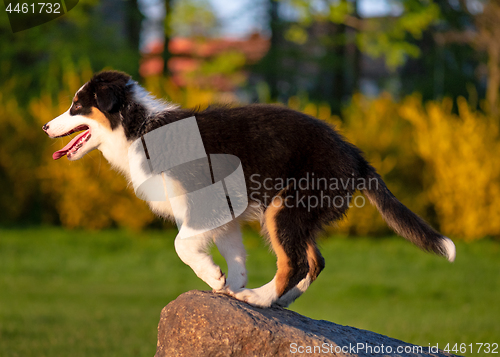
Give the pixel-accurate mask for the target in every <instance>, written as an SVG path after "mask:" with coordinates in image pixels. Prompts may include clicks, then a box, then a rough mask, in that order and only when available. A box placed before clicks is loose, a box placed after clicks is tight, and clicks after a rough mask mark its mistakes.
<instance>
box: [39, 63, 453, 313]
mask: <svg viewBox="0 0 500 357" xmlns="http://www.w3.org/2000/svg"><path fill="white" fill-rule="evenodd" d="M193 116H194V117H195V118H196V119H195V120H196V124H197V126H198V128H199V133H200V135H201V140H202V141H203V146H204V148H205V151H206V152H207V153H209V154H230V155H234V156H236V157H237V158H239V160H240V161H241V165H242V168H243V174H244V181H245V183H246V190H247V192H246V194H247V196H248V203H249V204H248V207H247V209H246V210H245V212H244V213H243V214H241V215H240V216H239V217H237V218H236V219H234V220H232V221H230V222H228V223H226V224H224V225H223V226H222V227H218V228H216V229H212V230H209V231H207V232H205V233H203V234H199V235H197V236H196V237H194V238H193V239H181V238H182V237H177V238H176V239H175V249H176V251H177V254H178V255H179V257H180V258H181V260H182V261H183V262H184V263H186V264H187V265H189V266H190V267H191V268H192V269H193V270H194V272H195V273H196V275H197V276H198V277H200V278H201V279H203V280H204V281H205V282H206V283H207V284H208V285H209V286H210V287H211V288H212V289H213V290H214V291H218V292H223V293H225V294H228V295H231V296H233V297H235V298H236V299H239V300H242V301H246V302H248V303H250V304H252V305H256V306H261V307H268V306H271V305H280V306H288V305H289V304H290V303H291V302H293V301H294V300H295V299H296V298H297V297H298V296H300V295H301V294H302V293H303V292H304V291H305V290H306V289H307V288H308V287H309V285H310V284H311V282H312V281H314V280H315V279H316V278H317V277H318V275H319V273H320V272H321V270H322V269H323V268H324V266H325V263H324V259H323V257H322V256H321V254H320V252H319V250H318V248H317V246H316V243H315V240H316V237H317V235H318V232H320V231H321V229H322V227H324V226H325V225H326V224H329V223H331V222H335V221H338V220H340V219H341V218H342V217H343V216H344V215H345V214H346V212H347V210H348V208H349V207H351V206H352V205H353V201H352V200H350V199H351V198H352V196H353V194H354V193H355V192H356V191H361V192H362V193H363V194H364V196H365V197H367V198H368V200H369V201H370V202H371V203H372V204H373V205H375V207H376V208H377V209H378V211H379V212H380V214H381V215H382V217H383V218H384V219H385V221H386V222H387V224H388V225H389V226H390V227H391V228H392V229H393V230H394V231H395V232H396V233H397V234H399V235H401V236H403V237H404V238H406V239H407V240H409V241H410V242H412V243H414V244H415V245H417V246H418V247H420V248H422V249H423V250H426V251H431V252H434V253H437V254H439V255H442V256H445V257H446V258H447V259H448V260H449V261H453V260H454V258H455V246H454V244H453V242H452V241H451V240H450V239H449V238H446V237H444V236H442V235H441V234H439V233H438V232H436V231H435V230H434V229H433V228H431V227H430V226H429V225H428V224H427V223H426V222H424V221H423V220H422V219H421V218H420V217H418V216H417V215H416V214H414V213H413V212H412V211H410V210H409V209H408V208H406V207H405V206H404V205H403V204H402V203H401V202H399V201H398V200H397V199H396V197H394V196H393V195H392V194H391V192H390V191H389V189H388V188H387V187H386V185H385V183H384V181H382V179H381V177H380V176H379V175H378V174H377V172H376V171H375V169H374V168H373V167H372V166H371V165H370V164H369V163H368V162H367V161H366V160H365V159H364V157H363V154H362V153H361V151H360V150H359V149H358V148H356V147H355V146H354V145H352V144H350V143H348V142H347V141H346V140H345V139H344V138H343V137H342V136H341V135H340V134H339V133H337V132H336V131H335V129H334V128H332V127H330V126H329V125H327V124H326V123H324V122H322V121H320V120H318V119H315V118H313V117H311V116H308V115H306V114H303V113H299V112H297V111H294V110H291V109H287V108H286V107H283V106H277V105H247V106H242V107H235V108H234V107H224V106H222V107H210V108H208V109H206V110H193V109H183V108H180V107H179V106H177V105H174V104H171V103H168V102H165V101H161V100H158V99H155V98H153V97H152V96H151V95H149V93H147V92H146V91H145V90H144V89H143V88H142V87H140V86H139V85H138V84H137V82H135V81H133V80H132V79H131V77H130V76H129V75H127V74H124V73H121V72H115V71H105V72H101V73H98V74H96V75H95V76H94V77H93V78H92V79H91V80H90V81H89V82H87V83H86V84H84V85H83V86H82V87H81V88H80V89H79V90H78V91H77V92H76V94H75V96H74V98H73V103H72V104H71V107H70V108H69V109H68V111H66V112H65V113H63V114H62V115H60V116H59V117H57V118H55V119H53V120H52V121H50V122H48V123H47V124H45V125H44V126H43V130H44V131H45V132H46V133H47V134H48V135H49V136H50V137H51V138H58V137H62V136H66V135H69V134H72V133H75V132H81V133H80V134H78V135H77V136H75V137H74V138H73V139H72V140H71V141H70V142H69V144H68V145H66V146H65V147H64V148H62V149H61V150H59V151H57V152H55V153H54V154H53V158H54V159H59V158H61V157H63V156H66V157H67V158H68V160H78V159H80V158H82V157H83V156H84V155H85V154H87V153H88V152H90V151H92V150H94V149H98V150H100V151H101V152H102V154H103V155H104V157H105V158H106V159H107V160H108V161H109V162H110V164H111V165H112V166H113V167H114V168H115V169H116V170H117V171H119V172H121V173H122V174H124V175H125V176H126V177H127V178H128V180H129V181H131V168H130V165H129V149H130V147H131V145H132V143H134V142H135V141H137V140H140V139H141V138H143V137H144V136H145V135H146V134H147V133H150V132H152V131H154V130H156V129H158V128H161V127H162V126H165V125H169V124H172V123H175V122H177V121H180V120H182V119H186V118H190V117H193ZM166 144H167V145H168V143H166ZM167 147H168V146H167ZM181 185H182V183H181ZM361 197H362V196H361ZM171 202H173V201H170V202H169V200H164V201H151V202H148V203H149V205H150V207H151V209H152V210H153V211H154V212H155V213H156V214H158V215H160V216H162V217H164V218H166V219H172V220H174V219H175V220H176V221H177V222H184V224H187V225H189V221H188V220H187V216H188V215H189V212H188V211H189V210H184V211H183V210H175V211H176V212H185V215H186V216H185V217H183V216H181V217H175V214H174V212H173V211H174V210H173V208H172V205H171ZM177 215H179V214H177ZM250 219H260V222H261V226H262V228H263V232H264V233H265V235H266V236H267V238H268V241H269V243H270V245H271V247H272V249H273V250H274V252H275V253H276V256H277V271H276V275H275V276H274V278H273V279H272V280H271V281H270V282H269V283H267V284H266V285H264V286H262V287H259V288H257V289H246V288H245V286H246V283H247V273H246V268H245V259H246V253H245V248H244V246H243V243H242V237H241V232H240V224H239V223H240V222H241V221H243V220H250ZM211 243H215V244H216V245H217V248H218V249H219V251H220V253H221V254H222V256H223V257H224V258H225V260H226V261H227V264H228V272H227V275H225V274H223V273H222V271H221V269H220V268H219V267H218V266H217V265H215V264H214V262H213V260H212V258H211V257H210V256H209V255H208V253H207V251H208V249H207V248H208V247H209V245H210V244H211Z"/></svg>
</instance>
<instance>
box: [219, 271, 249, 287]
mask: <svg viewBox="0 0 500 357" xmlns="http://www.w3.org/2000/svg"><path fill="white" fill-rule="evenodd" d="M247 281H248V280H247V273H246V271H240V272H234V271H230V272H229V273H228V277H227V279H226V286H224V289H226V290H230V291H233V292H234V291H238V290H241V289H243V288H244V287H245V286H247Z"/></svg>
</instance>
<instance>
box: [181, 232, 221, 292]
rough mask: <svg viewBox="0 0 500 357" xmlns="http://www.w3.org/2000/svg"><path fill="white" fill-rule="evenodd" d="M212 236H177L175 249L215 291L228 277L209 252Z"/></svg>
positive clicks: (219, 288)
mask: <svg viewBox="0 0 500 357" xmlns="http://www.w3.org/2000/svg"><path fill="white" fill-rule="evenodd" d="M210 242H211V236H210V235H207V234H205V235H204V234H200V235H198V236H195V237H190V238H180V237H179V236H177V237H176V238H175V251H176V252H177V255H178V256H179V258H181V260H182V261H183V262H184V263H185V264H187V265H189V266H190V267H191V269H193V271H194V272H195V274H196V275H197V276H198V277H199V278H200V279H201V280H203V281H204V282H205V283H207V284H208V285H209V286H210V287H211V288H212V289H214V290H215V291H218V290H221V289H222V288H223V287H224V285H225V283H226V279H225V277H224V274H222V271H221V270H220V268H219V267H218V266H217V265H215V263H214V261H213V260H212V257H211V256H210V255H209V254H208V253H207V248H208V246H209V245H210Z"/></svg>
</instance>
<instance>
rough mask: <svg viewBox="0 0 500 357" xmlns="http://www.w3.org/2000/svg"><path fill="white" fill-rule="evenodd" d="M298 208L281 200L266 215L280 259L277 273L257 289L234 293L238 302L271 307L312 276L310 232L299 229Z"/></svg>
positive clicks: (267, 224)
mask: <svg viewBox="0 0 500 357" xmlns="http://www.w3.org/2000/svg"><path fill="white" fill-rule="evenodd" d="M297 212H298V211H297V210H296V208H287V207H285V206H284V205H283V204H282V200H281V199H280V197H277V198H276V199H274V200H273V202H272V203H271V205H269V206H268V207H267V209H266V211H265V213H264V219H265V226H266V229H267V233H268V235H269V239H270V241H271V246H272V248H273V250H274V252H275V253H276V257H277V266H278V269H277V272H276V275H275V276H274V278H273V280H271V281H270V282H269V283H267V284H266V285H264V286H261V287H260V288H257V289H242V290H240V291H236V292H234V294H233V296H234V297H236V298H237V299H238V300H242V301H245V302H247V303H249V304H251V305H256V306H260V307H268V306H271V305H272V304H273V303H275V302H276V301H277V300H278V298H279V297H281V296H282V295H284V294H285V293H287V292H288V291H289V290H290V289H292V288H293V287H294V286H295V285H297V284H298V283H299V282H300V281H301V280H302V279H305V278H306V276H307V274H308V272H309V263H308V257H307V242H308V240H307V239H308V237H306V235H307V234H308V229H307V228H306V229H297V227H296V221H295V219H294V218H297V217H295V215H296V214H297Z"/></svg>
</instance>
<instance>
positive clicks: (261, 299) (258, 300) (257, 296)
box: [233, 278, 278, 307]
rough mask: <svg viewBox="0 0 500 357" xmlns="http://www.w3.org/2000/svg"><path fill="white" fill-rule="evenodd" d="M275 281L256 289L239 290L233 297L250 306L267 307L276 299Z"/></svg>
mask: <svg viewBox="0 0 500 357" xmlns="http://www.w3.org/2000/svg"><path fill="white" fill-rule="evenodd" d="M275 279H276V278H273V280H271V281H270V282H269V283H267V284H266V285H263V286H261V287H260V288H257V289H241V290H239V291H237V292H235V293H234V294H233V296H234V297H235V298H236V299H238V300H241V301H244V302H246V303H249V304H250V305H254V306H258V307H269V306H271V305H272V304H273V303H274V302H275V301H276V300H277V299H278V293H277V292H276V283H275Z"/></svg>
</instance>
